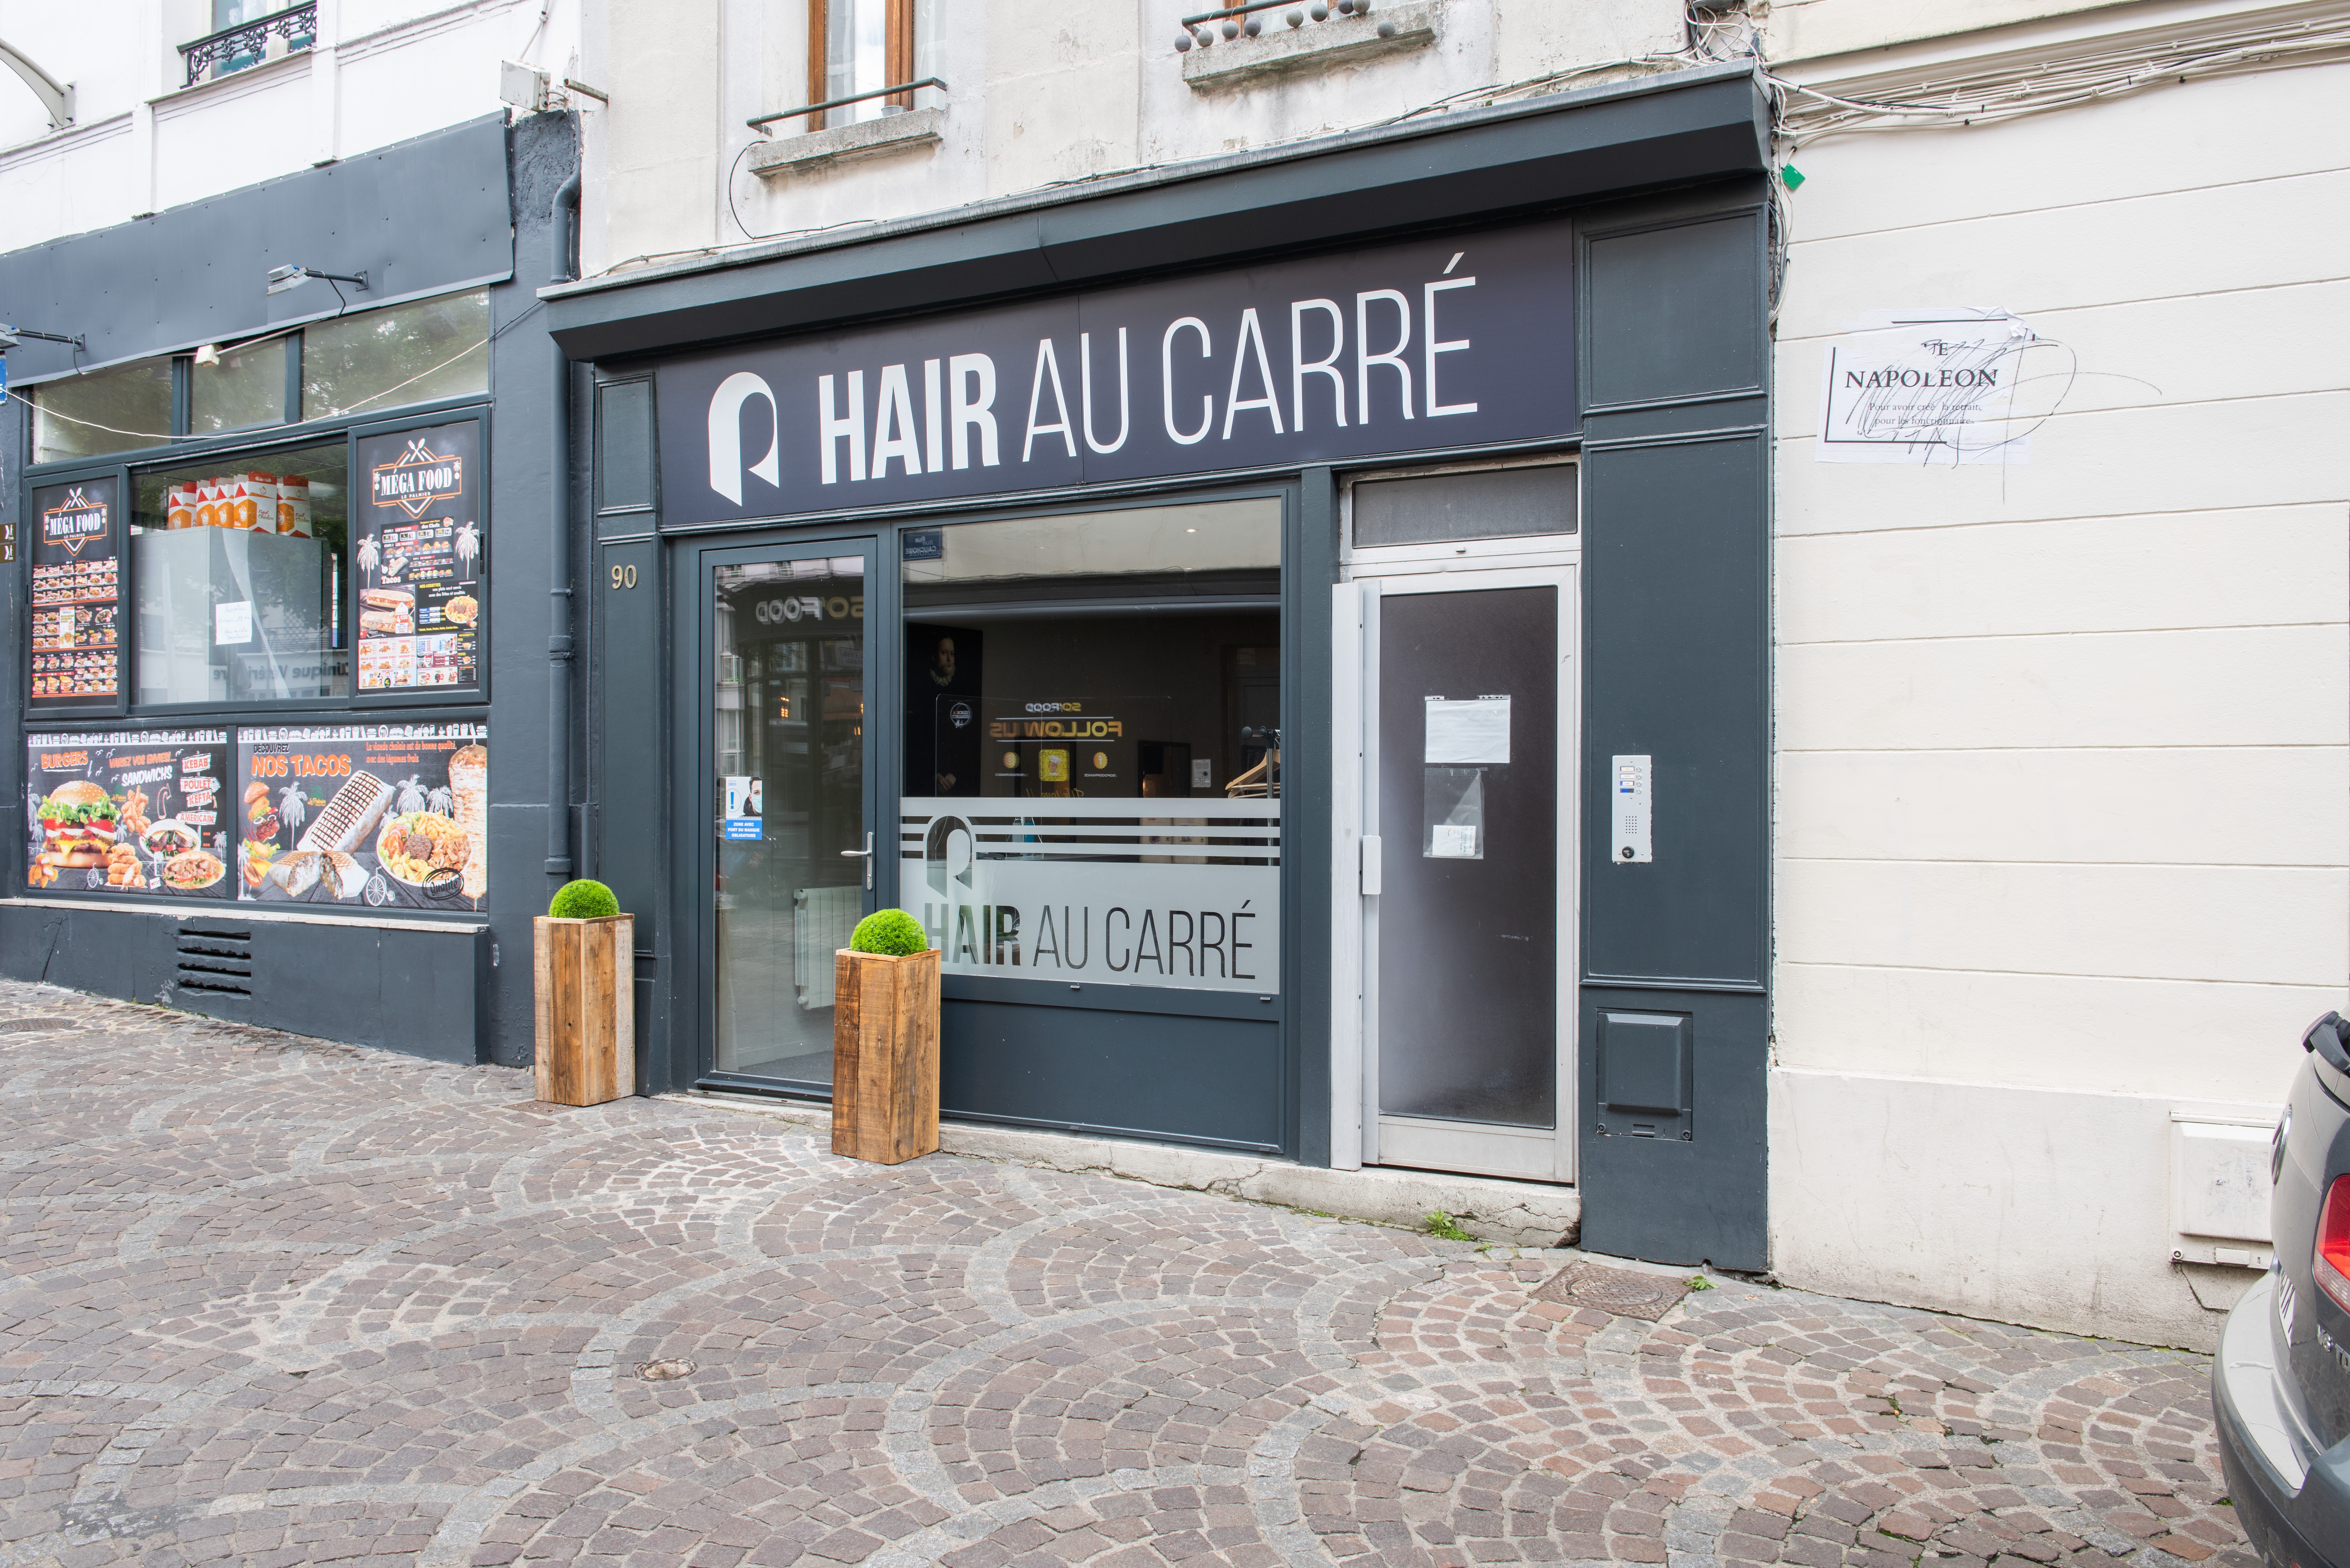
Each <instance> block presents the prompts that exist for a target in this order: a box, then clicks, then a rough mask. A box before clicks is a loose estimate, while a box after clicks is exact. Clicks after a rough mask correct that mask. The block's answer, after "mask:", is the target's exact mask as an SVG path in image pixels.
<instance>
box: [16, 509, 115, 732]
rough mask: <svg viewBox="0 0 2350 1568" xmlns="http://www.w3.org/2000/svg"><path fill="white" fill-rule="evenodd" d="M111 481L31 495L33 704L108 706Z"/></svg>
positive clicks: (111, 682)
mask: <svg viewBox="0 0 2350 1568" xmlns="http://www.w3.org/2000/svg"><path fill="white" fill-rule="evenodd" d="M114 483H115V482H114V481H113V480H111V479H85V480H82V481H80V482H78V483H73V484H52V485H48V486H46V487H44V488H42V489H39V490H36V491H34V492H33V517H34V533H33V606H32V608H33V671H32V673H33V690H32V699H33V705H34V706H35V707H36V708H99V707H103V708H111V707H113V706H114V698H115V653H116V647H115V632H116V620H117V618H118V616H119V615H120V608H121V604H120V599H121V591H122V577H121V571H122V564H121V561H120V558H119V556H118V553H117V546H118V545H120V530H119V529H117V528H116V527H115V525H114V524H115V522H116V516H115V511H116V508H115V494H114Z"/></svg>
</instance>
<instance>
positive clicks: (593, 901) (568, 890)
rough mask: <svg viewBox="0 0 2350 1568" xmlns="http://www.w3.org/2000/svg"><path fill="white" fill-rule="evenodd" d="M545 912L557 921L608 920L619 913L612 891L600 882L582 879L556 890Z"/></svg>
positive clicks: (618, 906) (618, 905) (618, 904)
mask: <svg viewBox="0 0 2350 1568" xmlns="http://www.w3.org/2000/svg"><path fill="white" fill-rule="evenodd" d="M546 912H547V914H548V915H549V916H550V917H551V918H553V919H558V920H603V919H610V918H611V917H612V916H614V915H617V914H619V912H620V900H619V899H618V898H614V897H612V889H610V888H607V887H605V886H604V884H602V883H601V882H592V881H588V880H587V879H586V878H584V877H583V878H582V879H580V880H579V881H577V882H566V883H565V884H564V885H563V886H562V887H560V888H556V890H555V898H554V899H553V900H552V901H551V902H550V903H548V905H547V906H546Z"/></svg>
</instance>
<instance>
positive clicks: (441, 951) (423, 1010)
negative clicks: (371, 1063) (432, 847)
mask: <svg viewBox="0 0 2350 1568" xmlns="http://www.w3.org/2000/svg"><path fill="white" fill-rule="evenodd" d="M523 957H524V961H525V963H527V961H528V955H527V954H525V955H523ZM0 975H5V977H6V978H7V979H10V980H22V981H45V982H47V983H48V984H50V985H62V986H67V987H69V988H70V989H72V990H75V991H86V992H92V993H94V994H96V995H99V996H112V997H119V998H120V999H122V1000H123V1001H126V1002H151V1003H161V1005H163V1006H166V1007H175V1008H179V1009H181V1010H182V1011H184V1012H198V1013H202V1014H203V1015H204V1016H205V1017H207V1018H220V1019H226V1020H231V1021H234V1022H235V1023H254V1024H259V1025H261V1026H263V1027H265V1028H270V1029H283V1030H286V1031H288V1032H290V1033H296V1034H307V1035H312V1036H315V1037H317V1038H319V1039H325V1040H337V1041H341V1042H343V1043H345V1044H354V1045H373V1046H377V1047H380V1048H381V1049H383V1050H387V1051H401V1052H405V1053H407V1054H410V1055H414V1056H425V1057H430V1058H431V1059H432V1060H433V1061H436V1062H456V1063H466V1064H471V1063H474V1062H482V1061H486V1060H488V1047H489V1040H490V1033H489V1027H488V1014H489V994H490V987H489V976H490V934H489V930H488V929H487V928H486V927H452V928H451V929H447V930H416V929H386V928H382V927H377V926H365V925H358V924H343V923H335V924H328V923H325V922H317V923H313V922H308V921H299V922H297V921H286V920H255V919H250V918H249V917H248V918H240V917H239V915H238V912H237V911H236V910H235V909H234V907H232V908H231V909H228V910H226V911H224V913H222V914H220V915H179V914H172V913H163V912H161V911H159V912H156V913H153V914H150V913H147V912H144V911H136V912H134V911H128V910H117V909H72V908H63V907H58V906H56V905H42V904H29V903H21V902H0ZM525 994H527V985H526V984H525Z"/></svg>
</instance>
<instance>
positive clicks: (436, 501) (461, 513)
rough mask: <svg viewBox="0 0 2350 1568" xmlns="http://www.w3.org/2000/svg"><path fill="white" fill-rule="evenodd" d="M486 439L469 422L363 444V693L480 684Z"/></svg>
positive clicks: (357, 544) (356, 561) (359, 526)
mask: <svg viewBox="0 0 2350 1568" xmlns="http://www.w3.org/2000/svg"><path fill="white" fill-rule="evenodd" d="M481 431H482V427H481V426H480V425H479V424H478V423H476V422H475V421H472V420H467V421H464V422H463V423H461V424H450V425H435V426H433V427H432V429H431V430H424V431H400V433H398V434H397V435H386V436H369V437H368V438H366V439H365V440H363V441H360V442H359V472H360V473H361V475H362V476H363V477H364V480H365V483H366V485H367V504H366V505H365V506H363V507H361V508H360V509H359V510H360V514H359V517H358V518H356V519H354V526H353V530H352V535H353V537H352V553H351V562H352V565H353V566H354V567H355V568H356V570H357V574H358V586H359V690H360V691H424V690H429V689H431V688H433V687H441V686H476V687H477V686H479V685H480V684H481V683H482V677H481V649H480V642H481V621H482V524H481V499H482V496H481V478H482V473H481V462H480V456H481V445H482V436H481Z"/></svg>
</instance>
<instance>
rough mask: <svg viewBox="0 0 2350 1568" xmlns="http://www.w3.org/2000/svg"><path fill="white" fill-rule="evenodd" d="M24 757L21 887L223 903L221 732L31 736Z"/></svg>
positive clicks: (224, 763)
mask: <svg viewBox="0 0 2350 1568" xmlns="http://www.w3.org/2000/svg"><path fill="white" fill-rule="evenodd" d="M25 777H26V821H27V827H28V830H29V834H30V853H28V854H27V855H26V860H25V864H26V877H25V880H26V886H27V887H28V888H34V889H36V890H56V891H63V892H76V893H82V892H88V893H114V894H130V895H140V894H143V895H147V896H150V897H155V896H164V897H171V898H228V897H230V896H231V893H232V882H231V878H230V877H229V875H228V858H227V846H228V842H229V838H228V835H229V829H230V826H231V822H230V814H229V812H228V811H227V810H226V805H227V803H226V802H225V801H224V799H223V798H222V797H223V795H224V792H225V791H226V790H227V788H228V732H227V731H225V730H177V731H151V732H143V733H140V734H125V733H121V732H116V733H112V734H94V735H39V734H36V735H31V736H28V737H26V770H25Z"/></svg>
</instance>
